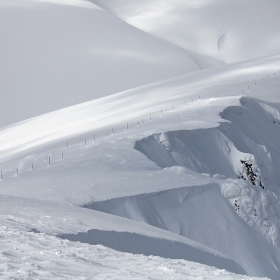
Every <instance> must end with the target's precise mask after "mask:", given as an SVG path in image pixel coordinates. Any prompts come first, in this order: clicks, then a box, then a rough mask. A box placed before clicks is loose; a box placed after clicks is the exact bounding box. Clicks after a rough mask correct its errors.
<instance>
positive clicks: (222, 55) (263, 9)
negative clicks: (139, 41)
mask: <svg viewBox="0 0 280 280" xmlns="http://www.w3.org/2000/svg"><path fill="white" fill-rule="evenodd" d="M91 2H94V3H97V4H98V5H100V6H101V7H103V8H105V9H108V10H109V11H111V12H113V13H115V14H116V15H118V16H119V17H120V18H122V19H124V20H125V21H127V22H128V23H129V24H131V25H133V26H136V27H137V28H139V29H141V30H144V31H146V32H148V33H150V34H153V35H155V36H157V37H159V38H162V39H164V40H166V41H168V42H172V43H173V44H175V45H177V46H180V47H182V48H184V49H186V50H187V51H191V52H192V53H195V54H199V55H204V56H208V57H210V58H212V60H210V59H209V61H208V63H209V65H215V64H216V63H217V62H216V61H215V60H218V61H223V62H225V63H232V62H237V61H242V60H247V59H252V58H259V57H264V56H269V55H276V54H279V42H280V36H279V31H278V27H279V24H280V19H279V16H278V11H279V8H280V4H279V1H277V0H269V1H267V0H247V1H243V0H198V1H192V0H154V1H149V0H142V1H137V0H130V1H126V0H91Z"/></svg>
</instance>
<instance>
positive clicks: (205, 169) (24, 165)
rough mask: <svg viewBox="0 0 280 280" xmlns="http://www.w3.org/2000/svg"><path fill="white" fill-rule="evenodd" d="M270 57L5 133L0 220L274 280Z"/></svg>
mask: <svg viewBox="0 0 280 280" xmlns="http://www.w3.org/2000/svg"><path fill="white" fill-rule="evenodd" d="M279 64H280V62H279V57H277V56H276V57H273V58H265V59H260V60H255V61H250V62H246V63H238V64H235V65H229V66H223V67H217V68H212V69H208V70H203V71H201V72H198V73H194V74H191V75H186V76H181V77H179V78H175V79H171V80H168V81H164V82H159V83H155V84H151V85H148V86H145V87H141V88H137V89H134V90H130V91H126V92H122V93H119V94H116V95H113V96H109V97H105V98H102V99H99V100H95V101H92V102H87V103H84V104H80V105H76V106H73V107H69V108H65V109H63V110H59V111H56V112H53V113H49V114H46V115H43V116H40V117H37V118H34V119H30V120H27V121H24V122H20V123H18V124H14V125H13V126H10V127H7V128H4V129H2V130H1V132H0V139H1V142H2V143H5V145H3V146H2V151H1V160H2V163H1V170H2V178H3V180H2V182H0V183H1V195H2V197H3V202H2V203H1V205H2V217H1V219H2V224H4V225H5V226H7V227H9V228H11V230H12V231H14V230H20V231H23V232H26V231H32V232H33V233H37V234H41V235H44V236H46V238H48V236H49V234H51V235H56V236H59V237H62V238H64V239H65V238H66V239H68V240H71V241H80V242H83V243H88V244H89V245H92V244H103V245H105V246H108V247H110V248H113V249H117V250H118V251H124V252H129V253H142V254H147V255H150V254H152V255H159V256H162V257H172V258H184V259H185V260H189V261H193V260H195V261H196V262H199V263H201V264H210V265H214V266H216V267H218V268H226V269H228V270H230V271H233V272H238V273H242V269H243V270H244V271H245V272H246V273H247V274H248V275H250V276H254V277H256V276H258V277H265V276H266V277H269V278H271V279H278V278H279V267H280V258H279V256H280V254H279V242H278V241H279V236H280V234H279V233H280V231H279V221H280V219H279V217H280V216H279V215H280V209H279V206H278V203H277V201H278V199H279V190H278V187H277V182H278V176H279V175H278V173H277V170H278V169H279V167H280V165H279V163H278V160H277V159H278V154H279V153H280V151H279V148H278V144H277V143H278V142H277V139H279V137H280V135H279V133H280V131H279V129H278V120H279V112H280V108H279V104H277V101H278V99H279V96H278V86H279V82H280V79H279V78H280V75H279V71H278V70H277V69H280V65H279ZM274 73H275V75H274ZM255 83H256V84H255ZM248 85H249V89H248ZM242 91H243V95H245V94H246V95H248V96H249V97H242ZM264 93H265V95H264ZM199 98H200V99H199ZM258 98H262V99H264V101H262V100H260V99H258ZM192 99H193V101H192ZM269 101H270V102H269ZM161 108H162V109H163V110H162V112H161ZM150 113H151V115H150ZM150 118H151V119H150ZM255 123H257V124H258V125H256V126H254V124H255ZM54 124H55V125H54ZM127 124H128V129H127ZM39 127H40V131H42V133H44V134H41V135H39V133H38V128H39ZM252 127H255V128H254V129H252ZM250 128H251V129H250ZM260 131H261V133H260ZM107 133H108V135H107ZM263 134H265V135H270V137H269V138H266V137H263ZM235 135H240V137H238V138H237V137H235ZM94 136H95V139H94ZM193 137H194V138H193ZM9 139H14V140H13V141H10V140H9ZM84 140H87V141H86V142H85V141H84ZM66 141H68V147H67V146H66ZM153 141H154V142H153ZM75 143H76V144H75ZM152 143H154V144H152ZM152 145H154V147H153V146H152ZM156 145H158V146H156ZM215 145H216V146H215ZM151 147H152V148H151ZM135 148H136V149H135ZM158 149H163V150H162V151H161V152H159V153H157V150H158ZM164 151H165V152H164ZM197 151H204V152H203V154H202V155H204V154H205V153H207V155H208V157H203V156H199V153H197ZM152 152H153V153H154V154H152ZM190 153H191V154H190ZM217 153H219V154H218V155H219V157H217V156H215V155H216V154H217ZM159 155H160V156H164V157H165V159H164V161H162V159H159V157H158V156H159ZM209 158H212V159H217V158H219V160H218V161H217V162H216V163H215V161H214V162H213V161H212V162H208V161H207V160H208V159H209ZM186 159H188V160H189V159H192V160H193V161H191V160H189V161H188V160H186ZM241 160H242V161H244V162H245V163H246V164H252V170H253V171H254V172H255V173H256V178H255V179H254V180H252V178H251V177H250V174H249V173H248V172H247V171H248V170H247V169H246V165H245V163H244V164H243V163H242V162H241ZM198 163H199V164H198ZM108 175H109V176H108ZM241 175H242V176H241ZM238 177H239V178H238ZM124 178H125V180H124ZM253 182H255V185H253ZM260 182H262V185H260ZM262 186H264V188H265V189H263V187H262ZM5 201H6V202H5ZM213 202H216V203H213ZM10 205H15V206H14V207H12V208H11V207H10ZM81 206H85V207H87V208H90V209H85V208H81ZM18 207H19V208H18ZM11 209H14V210H11ZM91 209H94V210H99V211H103V212H107V213H109V214H104V213H103V214H102V213H100V212H97V211H93V210H91ZM116 215H118V216H121V217H116ZM125 218H126V219H125ZM127 218H129V219H127ZM133 220H136V222H135V221H133ZM145 224H149V225H145ZM205 225H208V226H207V230H205ZM158 228H159V229H158ZM32 236H33V235H32ZM55 238H57V237H55ZM151 238H152V239H151ZM56 240H57V239H56ZM155 240H157V241H155ZM170 241H172V242H173V244H174V246H171V247H170ZM193 241H196V242H197V243H194V242H193ZM32 242H33V241H32ZM60 242H61V241H58V243H59V244H60ZM139 242H140V243H141V244H142V245H143V246H141V247H140V250H139V246H138V245H137V244H139ZM177 242H178V243H177ZM71 244H74V243H71ZM128 244H129V245H128ZM175 244H178V246H179V247H176V246H175ZM199 244H203V245H204V246H206V247H208V248H205V247H203V246H202V245H199ZM89 245H83V246H89ZM71 246H74V248H76V245H71ZM183 246H189V247H188V249H186V250H183V252H181V251H180V250H179V249H178V248H180V247H182V248H184V247H183ZM74 248H73V251H74V252H76V249H74ZM89 248H91V247H89ZM162 248H165V249H162ZM59 250H60V249H59ZM162 250H163V251H162ZM173 250H174V251H173ZM213 250H214V251H213ZM194 251H196V252H197V254H198V255H197V258H196V259H192V258H193V256H194V254H193V253H190V252H194ZM166 252H168V255H166ZM184 252H185V253H184ZM89 254H90V253H89ZM207 254H212V257H207ZM221 254H222V255H221ZM87 256H88V257H89V258H90V255H87ZM205 256H206V257H205ZM208 256H209V255H208ZM213 256H216V257H213ZM223 256H225V257H223ZM227 258H230V259H231V260H229V259H227ZM10 261H11V262H12V263H13V260H12V259H10ZM209 261H211V263H209ZM240 267H241V269H240ZM55 270H56V269H55V268H54V271H55Z"/></svg>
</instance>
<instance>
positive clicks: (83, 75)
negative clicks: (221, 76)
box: [0, 0, 200, 127]
mask: <svg viewBox="0 0 280 280" xmlns="http://www.w3.org/2000/svg"><path fill="white" fill-rule="evenodd" d="M0 36H1V51H0V61H1V64H0V92H1V103H0V127H3V126H6V125H9V124H12V123H15V122H18V121H21V120H24V119H27V118H31V117H35V116H37V115H41V114H43V113H48V112H50V111H54V110H57V109H60V108H64V107H67V106H70V105H75V104H78V103H81V102H85V101H89V100H92V99H96V98H99V97H103V96H106V95H109V94H113V93H116V92H119V91H122V90H126V89H129V88H132V87H136V86H140V85H144V84H147V83H150V82H155V81H158V80H162V79H166V78H170V77H175V76H177V75H182V74H185V73H188V72H191V71H196V70H199V69H200V67H199V66H198V65H197V63H196V62H195V61H194V60H193V59H192V57H191V56H190V55H189V54H188V53H186V52H185V51H184V50H183V49H181V48H179V47H176V46H173V45H172V44H170V43H167V42H164V41H163V40H160V39H158V38H155V37H153V36H151V35H149V34H147V33H144V32H142V31H140V30H138V29H136V28H134V27H132V26H130V25H128V24H126V23H125V22H123V21H122V20H120V19H119V18H117V17H116V16H114V15H112V14H111V13H108V12H106V11H105V10H103V9H101V8H99V7H97V6H96V5H94V4H92V3H90V2H88V1H85V0H36V1H35V0H13V1H10V0H2V1H1V2H0Z"/></svg>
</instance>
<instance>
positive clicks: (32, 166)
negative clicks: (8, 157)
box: [0, 70, 280, 181]
mask: <svg viewBox="0 0 280 280" xmlns="http://www.w3.org/2000/svg"><path fill="white" fill-rule="evenodd" d="M279 74H280V70H279ZM273 77H276V73H275V72H274V74H273ZM267 78H268V79H270V76H269V75H267ZM262 81H264V78H262ZM254 86H255V87H256V86H257V82H255V83H254ZM248 91H250V85H248ZM243 94H244V90H242V95H243ZM218 97H219V95H218ZM198 100H200V94H199V95H198ZM191 102H193V98H192V101H191ZM184 105H185V106H186V105H187V101H185V102H184ZM171 111H172V112H174V106H172V108H171ZM162 115H163V110H162V108H161V109H160V116H162ZM149 120H150V121H151V120H152V114H150V115H149ZM142 124H145V122H144V119H142ZM138 126H140V121H138V122H137V127H138ZM126 129H127V130H128V129H129V123H127V124H126ZM114 134H115V131H114V128H112V135H114ZM107 137H108V138H109V137H110V135H109V133H107ZM93 140H94V141H95V142H96V136H95V134H93ZM84 144H85V146H86V145H87V140H84ZM66 148H67V149H68V148H69V142H68V141H67V142H66ZM63 159H64V153H63V152H62V153H61V160H63ZM46 161H47V162H48V165H51V157H50V156H46ZM31 170H34V163H32V164H31ZM15 175H16V176H18V175H19V170H18V168H16V171H15ZM3 180H4V176H3V172H2V171H0V181H3Z"/></svg>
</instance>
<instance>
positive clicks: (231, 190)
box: [63, 97, 280, 279]
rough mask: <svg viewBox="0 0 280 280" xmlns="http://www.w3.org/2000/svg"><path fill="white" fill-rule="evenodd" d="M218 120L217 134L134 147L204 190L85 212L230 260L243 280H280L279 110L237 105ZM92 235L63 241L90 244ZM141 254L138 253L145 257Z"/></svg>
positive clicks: (156, 138) (173, 135)
mask: <svg viewBox="0 0 280 280" xmlns="http://www.w3.org/2000/svg"><path fill="white" fill-rule="evenodd" d="M220 116H221V117H222V118H223V119H224V121H223V122H221V123H220V126H219V127H216V128H210V129H201V130H191V131H186V130H181V131H169V132H166V133H162V134H155V135H151V136H148V137H146V138H144V139H142V140H139V141H137V142H136V143H135V149H136V150H138V151H139V152H141V153H143V154H145V155H146V156H147V157H148V158H149V159H150V160H151V161H154V162H155V163H156V164H157V165H158V166H160V167H161V168H177V170H178V175H179V174H180V173H182V172H183V173H189V174H190V175H191V176H194V177H196V178H197V181H198V182H199V178H201V177H205V176H206V177H208V178H209V183H208V184H202V185H199V183H198V185H196V186H191V187H185V188H180V189H178V188H175V189H171V190H168V191H164V192H157V193H148V194H141V195H136V196H129V197H122V198H116V199H111V200H107V201H100V202H93V203H91V204H87V205H85V206H84V207H86V208H89V209H94V210H98V211H102V212H106V213H110V214H113V215H117V216H121V217H125V218H128V219H132V220H136V221H139V222H142V223H147V224H149V225H152V226H155V227H158V228H161V229H164V230H168V231H170V232H173V233H176V234H179V235H181V236H185V237H187V238H190V239H192V240H194V241H197V242H199V243H201V244H203V245H206V246H208V247H210V248H211V249H214V250H216V251H218V252H220V253H222V254H224V255H225V256H227V257H229V258H231V259H232V260H234V261H235V262H236V263H237V264H239V265H240V266H241V267H242V268H243V269H244V270H245V271H246V273H247V274H248V275H251V276H267V277H270V278H271V279H279V275H280V274H279V268H280V254H279V253H280V251H279V248H280V206H279V203H278V202H277V201H279V195H280V193H279V181H280V173H279V170H280V162H279V158H280V147H279V139H280V104H275V103H273V104H272V103H271V104H270V103H269V102H264V101H261V100H258V99H255V98H249V97H242V98H241V99H240V106H232V107H228V108H226V109H225V110H224V111H223V112H222V113H221V114H220ZM267 135H269V137H266V136H267ZM214 159H215V160H214ZM170 184H172V182H170ZM207 228H210V229H211V230H207ZM96 234H97V233H93V232H90V231H89V232H87V233H81V234H78V235H64V236H63V238H67V239H70V240H73V241H81V242H86V243H90V244H95V243H96V240H94V236H95V238H96ZM107 234H109V233H107ZM129 238H130V239H133V236H130V237H129ZM107 240H108V238H107ZM121 243H122V244H123V242H121ZM146 243H147V242H146ZM147 244H148V243H147ZM106 246H109V247H112V248H114V247H115V245H113V244H111V245H110V244H109V245H108V244H107V245H106ZM159 246H160V244H159ZM147 247H148V245H147ZM248 248H250V251H248ZM118 249H120V248H118ZM167 250H168V249H167ZM146 251H147V252H146ZM146 251H145V249H143V250H142V251H141V252H140V253H144V254H145V253H147V254H152V252H151V251H149V250H146ZM169 257H172V256H171V255H170V256H169ZM182 257H183V255H182Z"/></svg>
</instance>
